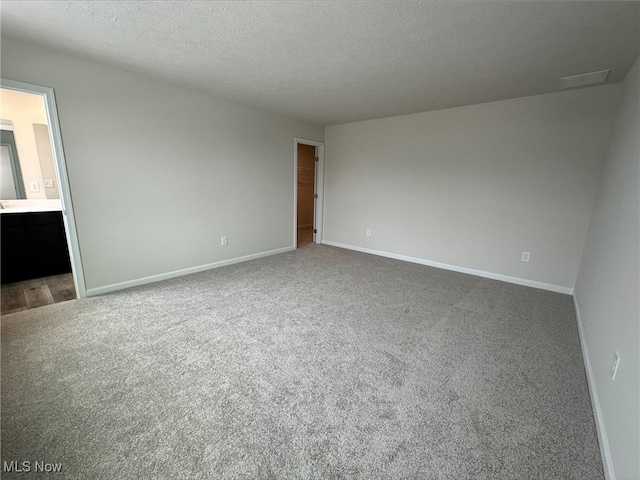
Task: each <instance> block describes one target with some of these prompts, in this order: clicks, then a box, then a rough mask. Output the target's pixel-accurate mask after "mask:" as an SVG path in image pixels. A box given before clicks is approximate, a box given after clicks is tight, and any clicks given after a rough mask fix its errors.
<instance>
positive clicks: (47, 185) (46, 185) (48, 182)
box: [44, 180, 53, 188]
mask: <svg viewBox="0 0 640 480" xmlns="http://www.w3.org/2000/svg"><path fill="white" fill-rule="evenodd" d="M44 188H53V180H45V181H44Z"/></svg>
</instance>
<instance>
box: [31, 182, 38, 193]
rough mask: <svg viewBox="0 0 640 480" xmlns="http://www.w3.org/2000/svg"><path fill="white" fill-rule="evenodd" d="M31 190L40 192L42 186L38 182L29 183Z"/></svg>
mask: <svg viewBox="0 0 640 480" xmlns="http://www.w3.org/2000/svg"><path fill="white" fill-rule="evenodd" d="M29 190H31V191H32V192H39V191H40V184H39V183H38V182H29Z"/></svg>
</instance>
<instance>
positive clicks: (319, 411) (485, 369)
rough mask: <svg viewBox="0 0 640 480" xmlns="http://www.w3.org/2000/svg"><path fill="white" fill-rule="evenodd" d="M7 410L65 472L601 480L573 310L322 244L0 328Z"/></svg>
mask: <svg viewBox="0 0 640 480" xmlns="http://www.w3.org/2000/svg"><path fill="white" fill-rule="evenodd" d="M1 398H2V460H3V461H11V460H18V461H30V462H32V463H31V468H32V471H33V468H34V463H33V462H35V461H46V462H49V463H61V464H62V468H63V473H62V474H58V475H56V477H55V478H96V479H107V478H109V479H111V478H113V479H116V478H117V479H125V478H160V479H162V478H167V479H169V478H229V479H232V478H238V479H245V478H258V479H272V478H273V479H289V478H291V479H297V478H301V479H306V478H309V479H351V478H361V479H376V478H389V479H391V478H393V479H409V478H425V479H464V478H486V479H489V478H490V479H500V478H517V479H528V478H536V479H571V478H575V479H599V478H603V472H602V465H601V460H600V453H599V450H598V444H597V440H596V434H595V427H594V421H593V415H592V410H591V404H590V400H589V395H588V390H587V384H586V378H585V372H584V367H583V363H582V357H581V352H580V344H579V340H578V332H577V328H576V319H575V314H574V310H573V304H572V300H571V297H570V296H567V295H561V294H556V293H550V292H546V291H542V290H536V289H532V288H528V287H521V286H517V285H511V284H507V283H502V282H498V281H494V280H488V279H483V278H479V277H474V276H469V275H464V274H459V273H454V272H448V271H444V270H438V269H434V268H430V267H424V266H420V265H415V264H410V263H405V262H400V261H396V260H391V259H386V258H380V257H375V256H371V255H366V254H362V253H357V252H352V251H347V250H341V249H337V248H332V247H327V246H319V245H308V246H306V247H304V248H301V249H299V250H297V251H296V252H291V253H286V254H282V255H277V256H273V257H268V258H264V259H259V260H255V261H251V262H246V263H242V264H238V265H233V266H229V267H224V268H220V269H217V270H212V271H208V272H203V273H199V274H195V275H190V276H187V277H182V278H177V279H173V280H169V281H165V282H162V283H156V284H153V285H148V286H144V287H138V288H134V289H130V290H127V291H121V292H116V293H113V294H109V295H104V296H101V297H95V298H89V299H81V300H72V301H70V302H66V303H60V304H55V305H49V306H46V307H42V308H38V309H34V310H28V311H24V312H18V313H14V314H11V315H7V316H4V317H3V318H2V397H1ZM30 476H33V477H34V478H42V474H16V475H13V476H12V475H10V474H6V473H5V474H4V475H3V478H14V477H15V478H29V477H30Z"/></svg>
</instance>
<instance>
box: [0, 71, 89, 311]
mask: <svg viewBox="0 0 640 480" xmlns="http://www.w3.org/2000/svg"><path fill="white" fill-rule="evenodd" d="M7 83H12V84H14V85H11V87H9V88H5V85H6V84H7ZM20 87H21V85H17V83H16V82H10V81H5V80H3V81H2V88H0V105H1V107H2V108H1V110H0V112H1V114H0V116H1V117H2V118H0V134H1V142H0V153H1V164H0V166H1V168H0V186H1V190H0V228H1V230H2V232H1V234H2V243H1V262H0V265H1V274H0V281H1V284H2V287H1V288H2V290H1V297H0V298H1V308H0V311H1V313H2V314H3V315H5V314H8V313H13V312H17V311H20V310H26V309H30V308H36V307H40V306H43V305H48V304H51V303H58V302H63V301H67V300H72V299H74V298H77V296H78V293H79V292H78V290H79V289H78V286H77V285H76V282H75V280H74V277H76V275H74V269H73V268H72V267H73V262H72V255H71V254H70V249H69V242H68V239H69V232H68V231H67V228H68V227H67V221H66V219H65V216H64V214H63V212H64V208H63V205H64V204H65V202H64V201H63V198H62V196H61V193H62V191H63V190H64V188H65V187H66V181H65V182H63V183H64V185H61V181H60V178H61V175H60V174H59V171H58V170H59V164H58V163H59V162H58V161H57V160H59V159H60V158H61V156H62V154H61V151H60V150H61V144H60V146H56V145H55V143H54V142H53V136H52V132H53V129H52V126H51V123H52V122H51V120H52V119H53V120H54V122H55V124H56V125H55V126H56V128H57V116H56V115H57V113H56V112H55V108H53V109H52V108H50V107H51V105H53V106H55V101H54V100H53V99H52V98H51V99H49V100H50V101H48V99H47V96H46V91H47V90H50V89H45V88H43V87H36V86H29V85H27V84H24V89H23V88H20ZM31 87H33V89H34V90H36V91H35V92H32V91H28V90H30V89H32V88H31ZM38 90H44V91H45V93H44V94H43V92H41V91H38ZM50 95H51V96H52V95H53V92H52V91H51V93H50ZM52 110H53V111H52ZM58 133H59V131H58ZM63 178H65V180H66V172H64V175H63ZM67 188H68V187H67Z"/></svg>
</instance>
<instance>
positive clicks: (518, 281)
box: [322, 240, 573, 295]
mask: <svg viewBox="0 0 640 480" xmlns="http://www.w3.org/2000/svg"><path fill="white" fill-rule="evenodd" d="M322 243H323V244H324V245H329V246H332V247H338V248H346V249H347V250H355V251H357V252H362V253H369V254H372V255H378V256H380V257H387V258H393V259H395V260H402V261H404V262H410V263H417V264H420V265H425V266H427V267H435V268H441V269H443V270H451V271H453V272H458V273H466V274H468V275H475V276H477V277H483V278H489V279H491V280H499V281H502V282H507V283H513V284H515V285H522V286H525V287H532V288H539V289H541V290H548V291H550V292H556V293H563V294H565V295H573V288H570V287H565V286H562V285H553V284H551V283H544V282H538V281H536V280H528V279H526V278H518V277H511V276H509V275H502V274H500V273H493V272H487V271H484V270H476V269H473V268H467V267H461V266H458V265H450V264H448V263H440V262H434V261H431V260H427V259H424V258H417V257H410V256H408V255H402V254H399V253H393V252H385V251H382V250H373V249H370V248H364V247H358V246H355V245H347V244H344V243H339V242H332V241H329V240H323V241H322Z"/></svg>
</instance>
